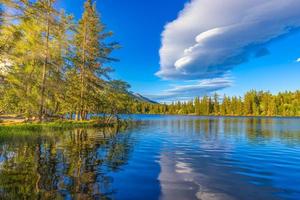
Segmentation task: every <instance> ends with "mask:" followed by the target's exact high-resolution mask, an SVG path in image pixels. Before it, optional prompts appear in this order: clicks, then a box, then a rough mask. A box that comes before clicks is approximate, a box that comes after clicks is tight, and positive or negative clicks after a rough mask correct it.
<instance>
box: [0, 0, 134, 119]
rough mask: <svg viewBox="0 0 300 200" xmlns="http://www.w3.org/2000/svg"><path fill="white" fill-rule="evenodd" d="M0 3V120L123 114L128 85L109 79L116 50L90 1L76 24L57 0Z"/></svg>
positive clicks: (83, 117)
mask: <svg viewBox="0 0 300 200" xmlns="http://www.w3.org/2000/svg"><path fill="white" fill-rule="evenodd" d="M0 2H1V4H0V114H1V113H18V114H22V115H24V116H26V117H30V118H37V119H39V120H44V119H45V118H47V117H49V116H61V115H65V114H67V113H68V114H69V116H71V117H72V116H74V118H76V119H77V120H85V119H86V118H87V115H88V113H109V114H115V113H120V112H126V108H127V104H128V102H129V101H130V97H129V96H128V92H127V90H128V88H129V85H128V84H127V83H125V82H123V81H121V80H112V79H111V78H110V72H112V71H113V69H112V67H111V63H112V62H113V61H117V60H116V59H114V58H112V57H111V53H112V52H113V51H114V50H115V49H118V48H119V44H118V43H116V42H107V41H108V38H111V36H112V35H113V33H112V32H111V31H107V30H106V27H105V25H104V24H103V22H102V19H101V16H100V14H99V13H98V12H97V10H96V4H95V3H93V2H92V0H87V1H86V2H85V3H84V12H83V13H82V17H81V18H80V19H79V20H78V21H76V20H75V19H74V17H73V16H72V15H70V14H67V13H66V12H65V11H64V10H58V9H57V4H56V3H57V2H56V0H35V1H32V0H0ZM109 41H111V39H109Z"/></svg>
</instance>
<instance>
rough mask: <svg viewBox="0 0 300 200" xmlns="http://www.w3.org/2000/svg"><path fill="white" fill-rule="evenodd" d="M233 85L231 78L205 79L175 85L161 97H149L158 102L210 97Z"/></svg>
mask: <svg viewBox="0 0 300 200" xmlns="http://www.w3.org/2000/svg"><path fill="white" fill-rule="evenodd" d="M231 85H232V80H231V79H230V78H229V77H224V78H214V79H204V80H201V81H195V82H192V83H188V84H184V85H175V86H174V87H172V88H171V89H168V90H165V91H163V92H162V93H161V94H159V95H147V97H148V98H150V99H154V100H156V101H172V100H188V99H191V98H193V97H195V96H204V95H210V94H211V93H212V92H214V91H216V90H221V89H224V88H227V87H230V86H231Z"/></svg>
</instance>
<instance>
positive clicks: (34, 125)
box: [0, 120, 114, 132]
mask: <svg viewBox="0 0 300 200" xmlns="http://www.w3.org/2000/svg"><path fill="white" fill-rule="evenodd" d="M113 125H114V124H113V123H110V124H106V123H101V122H99V121H96V120H89V121H71V120H66V121H62V120H60V121H54V122H42V123H38V122H26V123H2V124H1V123H0V132H2V131H8V130H44V129H69V128H88V127H108V126H113Z"/></svg>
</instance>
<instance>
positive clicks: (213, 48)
mask: <svg viewBox="0 0 300 200" xmlns="http://www.w3.org/2000/svg"><path fill="white" fill-rule="evenodd" d="M299 10H300V1H299V0H249V1H248V0H222V1H220V0H192V1H191V2H190V3H187V4H186V5H185V8H184V9H183V10H182V11H181V12H180V14H179V16H178V18H177V19H176V20H174V21H173V22H170V23H168V24H167V25H166V26H165V30H164V32H163V33H162V46H161V49H160V66H161V68H160V71H159V72H158V73H157V75H158V76H160V77H162V78H165V79H183V80H196V79H209V78H215V77H222V76H223V75H224V74H225V73H227V72H228V71H230V70H231V69H232V67H234V66H236V65H239V64H241V63H244V62H246V61H247V60H248V59H249V57H250V56H252V55H253V57H260V56H264V55H266V54H268V53H269V52H268V50H267V49H266V48H264V47H263V45H264V44H265V43H267V42H269V41H271V40H272V39H274V38H277V37H279V36H282V35H284V34H287V33H289V32H291V31H292V30H293V29H294V28H297V27H299V26H300V11H299Z"/></svg>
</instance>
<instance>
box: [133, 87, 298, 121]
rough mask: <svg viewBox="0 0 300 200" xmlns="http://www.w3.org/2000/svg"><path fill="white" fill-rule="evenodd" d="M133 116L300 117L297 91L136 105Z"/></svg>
mask: <svg viewBox="0 0 300 200" xmlns="http://www.w3.org/2000/svg"><path fill="white" fill-rule="evenodd" d="M131 111H132V112H133V113H148V114H192V115H222V116H226V115H228V116H300V91H295V92H283V93H279V94H277V95H273V94H271V93H270V92H263V91H259V92H257V91H255V90H252V91H250V92H247V93H246V94H245V95H244V97H243V98H242V97H235V96H233V97H227V96H224V97H223V98H222V99H219V96H218V95H217V94H215V95H214V96H213V97H207V96H204V97H203V98H199V97H196V98H195V99H194V100H192V101H188V102H173V103H171V104H169V105H166V104H149V103H140V102H136V103H134V104H133V105H132V107H131Z"/></svg>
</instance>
